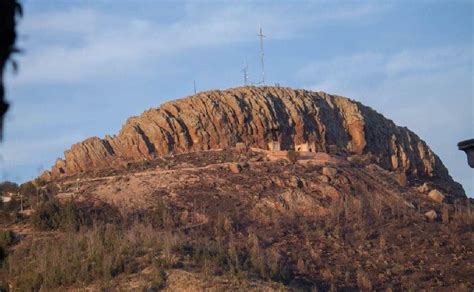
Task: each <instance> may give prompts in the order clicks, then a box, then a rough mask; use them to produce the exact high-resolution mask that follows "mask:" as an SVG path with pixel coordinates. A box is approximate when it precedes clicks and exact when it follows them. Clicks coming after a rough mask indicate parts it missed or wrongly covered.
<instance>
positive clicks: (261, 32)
mask: <svg viewBox="0 0 474 292" xmlns="http://www.w3.org/2000/svg"><path fill="white" fill-rule="evenodd" d="M257 36H258V37H260V61H261V62H262V82H261V83H262V84H265V64H264V61H263V57H264V53H263V38H264V37H265V35H264V34H263V30H262V27H260V33H259V34H258V35H257Z"/></svg>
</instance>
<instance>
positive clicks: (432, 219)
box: [425, 210, 438, 221]
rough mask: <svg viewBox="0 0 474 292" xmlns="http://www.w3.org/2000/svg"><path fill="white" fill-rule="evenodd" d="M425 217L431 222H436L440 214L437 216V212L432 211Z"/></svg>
mask: <svg viewBox="0 0 474 292" xmlns="http://www.w3.org/2000/svg"><path fill="white" fill-rule="evenodd" d="M425 217H426V218H428V219H429V220H431V221H434V220H435V219H436V218H437V217H438V214H436V211H435V210H430V211H428V212H426V213H425Z"/></svg>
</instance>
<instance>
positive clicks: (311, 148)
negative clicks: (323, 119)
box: [295, 142, 316, 152]
mask: <svg viewBox="0 0 474 292" xmlns="http://www.w3.org/2000/svg"><path fill="white" fill-rule="evenodd" d="M295 150H296V151H298V152H316V143H314V142H313V143H309V142H305V143H303V144H295Z"/></svg>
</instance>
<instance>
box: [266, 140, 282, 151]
mask: <svg viewBox="0 0 474 292" xmlns="http://www.w3.org/2000/svg"><path fill="white" fill-rule="evenodd" d="M268 150H270V151H281V145H280V142H278V141H274V140H273V141H270V142H268Z"/></svg>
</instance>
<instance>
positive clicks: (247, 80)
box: [242, 60, 249, 86]
mask: <svg viewBox="0 0 474 292" xmlns="http://www.w3.org/2000/svg"><path fill="white" fill-rule="evenodd" d="M242 72H243V73H244V84H245V86H247V85H248V83H249V72H248V66H247V60H245V67H244V69H242Z"/></svg>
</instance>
